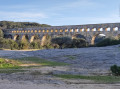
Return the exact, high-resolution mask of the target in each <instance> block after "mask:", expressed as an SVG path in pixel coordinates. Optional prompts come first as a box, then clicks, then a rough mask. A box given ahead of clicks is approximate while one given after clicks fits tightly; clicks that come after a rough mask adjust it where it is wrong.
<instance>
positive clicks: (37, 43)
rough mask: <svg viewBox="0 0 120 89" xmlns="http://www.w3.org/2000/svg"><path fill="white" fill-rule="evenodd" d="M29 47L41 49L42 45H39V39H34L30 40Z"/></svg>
mask: <svg viewBox="0 0 120 89" xmlns="http://www.w3.org/2000/svg"><path fill="white" fill-rule="evenodd" d="M29 48H30V49H41V48H42V47H41V45H40V40H35V41H33V42H31V43H30V46H29Z"/></svg>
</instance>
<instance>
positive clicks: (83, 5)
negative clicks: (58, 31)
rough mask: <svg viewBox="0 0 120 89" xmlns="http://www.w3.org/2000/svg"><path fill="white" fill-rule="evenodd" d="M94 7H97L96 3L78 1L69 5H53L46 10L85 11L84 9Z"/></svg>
mask: <svg viewBox="0 0 120 89" xmlns="http://www.w3.org/2000/svg"><path fill="white" fill-rule="evenodd" d="M95 6H98V5H97V3H95V2H92V1H90V0H78V1H73V2H69V3H63V4H58V5H54V7H51V8H48V9H46V10H47V11H57V10H66V9H74V8H79V9H83V8H84V9H85V8H89V7H95Z"/></svg>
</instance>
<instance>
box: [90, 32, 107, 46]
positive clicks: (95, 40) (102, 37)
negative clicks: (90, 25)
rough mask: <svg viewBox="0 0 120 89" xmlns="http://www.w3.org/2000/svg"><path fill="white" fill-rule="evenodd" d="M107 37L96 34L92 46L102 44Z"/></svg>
mask: <svg viewBox="0 0 120 89" xmlns="http://www.w3.org/2000/svg"><path fill="white" fill-rule="evenodd" d="M105 37H106V35H105V34H101V33H98V34H95V35H94V36H93V37H92V40H91V44H92V45H94V44H95V43H98V42H100V41H101V40H103V39H104V38H105Z"/></svg>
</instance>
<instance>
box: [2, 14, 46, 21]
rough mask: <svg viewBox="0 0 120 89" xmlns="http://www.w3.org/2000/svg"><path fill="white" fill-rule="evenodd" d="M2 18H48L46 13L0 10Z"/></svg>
mask: <svg viewBox="0 0 120 89" xmlns="http://www.w3.org/2000/svg"><path fill="white" fill-rule="evenodd" d="M0 17H1V18H0V20H12V21H38V20H40V19H44V18H48V17H47V15H45V14H44V13H35V12H34V13H32V12H0Z"/></svg>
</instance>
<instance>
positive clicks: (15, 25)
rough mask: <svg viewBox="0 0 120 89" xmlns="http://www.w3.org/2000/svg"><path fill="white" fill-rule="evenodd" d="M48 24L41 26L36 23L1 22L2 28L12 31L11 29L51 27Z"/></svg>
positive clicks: (0, 26)
mask: <svg viewBox="0 0 120 89" xmlns="http://www.w3.org/2000/svg"><path fill="white" fill-rule="evenodd" d="M49 26H50V25H47V24H39V23H35V22H13V21H0V28H1V29H2V30H4V29H11V28H26V27H49Z"/></svg>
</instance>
